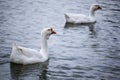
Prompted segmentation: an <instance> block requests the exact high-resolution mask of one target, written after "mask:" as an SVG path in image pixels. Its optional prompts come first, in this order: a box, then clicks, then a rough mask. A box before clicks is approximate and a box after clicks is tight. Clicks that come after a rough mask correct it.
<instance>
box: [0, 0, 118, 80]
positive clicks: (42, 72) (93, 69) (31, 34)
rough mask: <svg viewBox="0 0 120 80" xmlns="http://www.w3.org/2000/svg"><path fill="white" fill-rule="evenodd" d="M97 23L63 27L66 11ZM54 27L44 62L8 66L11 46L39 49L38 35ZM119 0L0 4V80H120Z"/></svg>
mask: <svg viewBox="0 0 120 80" xmlns="http://www.w3.org/2000/svg"><path fill="white" fill-rule="evenodd" d="M93 3H98V4H100V5H101V6H102V8H103V10H99V11H97V12H96V18H97V23H95V24H88V25H67V27H64V25H65V18H64V13H65V12H73V13H83V14H86V15H87V14H88V9H89V7H90V5H91V4H93ZM48 26H53V27H54V28H55V30H56V32H57V35H53V36H51V37H50V40H49V41H48V44H49V50H50V51H49V57H50V59H49V60H48V61H46V62H45V63H39V64H33V65H18V64H13V63H10V62H9V57H10V52H11V47H12V42H13V41H15V42H16V43H17V44H18V45H21V46H25V47H29V48H34V49H36V50H39V49H40V32H41V30H42V29H43V28H44V27H48ZM119 36H120V1H119V0H86V1H84V0H0V80H120V37H119Z"/></svg>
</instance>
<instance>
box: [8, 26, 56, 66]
mask: <svg viewBox="0 0 120 80" xmlns="http://www.w3.org/2000/svg"><path fill="white" fill-rule="evenodd" d="M51 34H56V32H55V31H54V30H53V28H45V29H43V30H42V32H41V50H40V51H36V50H34V49H30V48H25V47H22V46H17V45H16V44H15V43H14V44H13V47H12V52H11V55H10V61H11V62H13V63H18V64H33V63H38V62H44V61H46V60H47V59H48V50H47V39H49V36H50V35H51Z"/></svg>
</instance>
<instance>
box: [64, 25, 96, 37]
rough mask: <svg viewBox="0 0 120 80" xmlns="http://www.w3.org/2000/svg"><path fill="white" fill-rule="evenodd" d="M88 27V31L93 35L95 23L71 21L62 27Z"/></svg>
mask: <svg viewBox="0 0 120 80" xmlns="http://www.w3.org/2000/svg"><path fill="white" fill-rule="evenodd" d="M82 26H84V27H86V26H87V27H88V28H89V31H90V35H95V29H94V27H95V23H87V24H74V25H73V24H71V23H66V24H65V26H64V28H74V27H82Z"/></svg>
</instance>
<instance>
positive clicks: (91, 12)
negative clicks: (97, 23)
mask: <svg viewBox="0 0 120 80" xmlns="http://www.w3.org/2000/svg"><path fill="white" fill-rule="evenodd" d="M94 14H95V11H94V10H93V9H92V8H90V10H89V17H93V18H94Z"/></svg>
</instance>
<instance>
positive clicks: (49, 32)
mask: <svg viewBox="0 0 120 80" xmlns="http://www.w3.org/2000/svg"><path fill="white" fill-rule="evenodd" d="M41 34H42V36H44V37H46V38H47V39H49V36H50V35H52V34H56V32H55V31H54V29H53V28H45V29H43V30H42V32H41Z"/></svg>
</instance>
